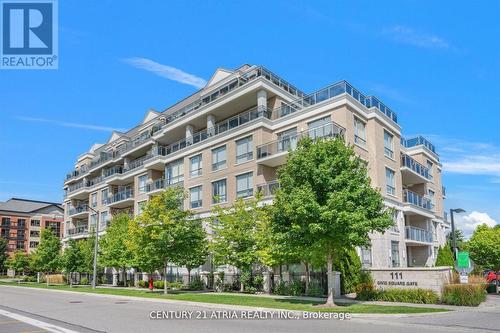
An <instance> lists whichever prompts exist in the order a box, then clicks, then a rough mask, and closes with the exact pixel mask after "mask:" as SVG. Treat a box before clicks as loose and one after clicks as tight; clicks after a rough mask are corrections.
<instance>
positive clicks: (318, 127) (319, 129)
mask: <svg viewBox="0 0 500 333" xmlns="http://www.w3.org/2000/svg"><path fill="white" fill-rule="evenodd" d="M331 122H332V121H331V119H330V116H328V117H324V118H321V119H317V120H314V121H311V122H310V123H308V124H307V126H308V127H309V136H310V137H311V139H318V138H323V137H328V136H331V135H332V126H328V125H329V124H331Z"/></svg>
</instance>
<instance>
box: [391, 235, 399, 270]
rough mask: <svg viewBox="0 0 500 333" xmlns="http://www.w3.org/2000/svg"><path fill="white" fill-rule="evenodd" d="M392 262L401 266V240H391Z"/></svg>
mask: <svg viewBox="0 0 500 333" xmlns="http://www.w3.org/2000/svg"><path fill="white" fill-rule="evenodd" d="M391 264H392V267H399V242H396V241H391Z"/></svg>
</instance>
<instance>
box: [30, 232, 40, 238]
mask: <svg viewBox="0 0 500 333" xmlns="http://www.w3.org/2000/svg"><path fill="white" fill-rule="evenodd" d="M30 237H40V230H30Z"/></svg>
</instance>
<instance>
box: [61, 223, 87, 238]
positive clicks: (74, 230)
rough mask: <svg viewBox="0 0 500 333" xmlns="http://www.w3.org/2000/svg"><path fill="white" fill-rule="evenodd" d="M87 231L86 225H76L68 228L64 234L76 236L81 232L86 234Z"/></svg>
mask: <svg viewBox="0 0 500 333" xmlns="http://www.w3.org/2000/svg"><path fill="white" fill-rule="evenodd" d="M88 232H89V228H88V226H86V225H85V226H78V227H74V228H68V231H67V232H66V234H67V235H68V236H78V235H83V234H87V233H88Z"/></svg>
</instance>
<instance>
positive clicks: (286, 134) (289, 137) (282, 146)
mask: <svg viewBox="0 0 500 333" xmlns="http://www.w3.org/2000/svg"><path fill="white" fill-rule="evenodd" d="M295 148H297V128H296V127H294V128H290V129H287V130H286V131H283V132H281V133H278V152H281V151H288V150H293V149H295Z"/></svg>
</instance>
